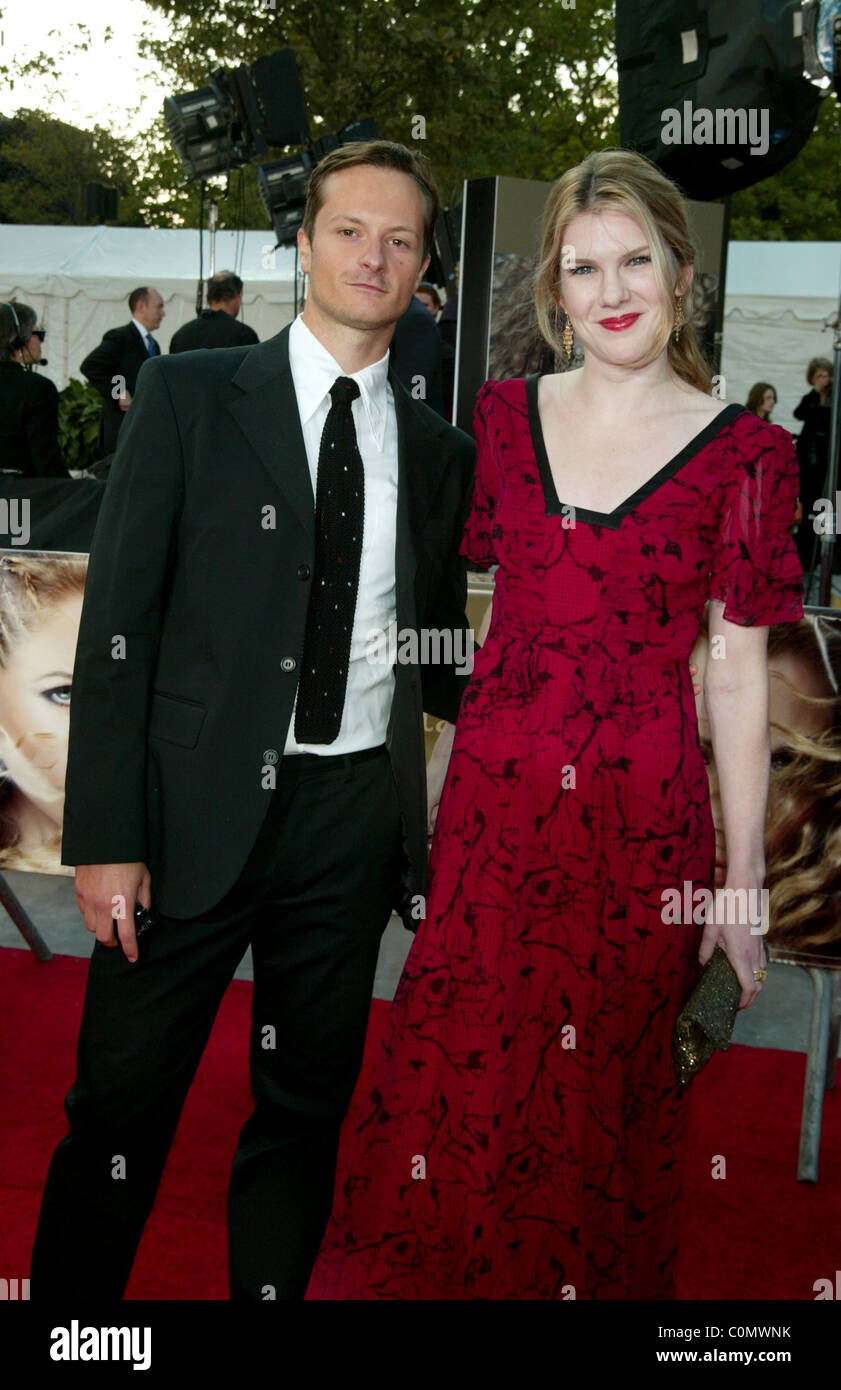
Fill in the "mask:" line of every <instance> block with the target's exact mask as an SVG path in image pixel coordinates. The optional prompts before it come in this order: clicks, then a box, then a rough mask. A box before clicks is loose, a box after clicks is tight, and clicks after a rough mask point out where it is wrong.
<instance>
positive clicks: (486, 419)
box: [459, 381, 499, 569]
mask: <svg viewBox="0 0 841 1390" xmlns="http://www.w3.org/2000/svg"><path fill="white" fill-rule="evenodd" d="M496 385H497V383H496V382H495V381H486V382H485V384H484V386H482V388H481V389H480V391H479V394H478V396H477V397H476V405H475V407H474V410H473V436H474V438H475V440H476V472H475V475H474V480H473V500H472V502H471V504H470V511H469V513H468V516H467V521H466V523H465V527H464V536H463V539H462V542H461V547H460V550H459V554H461V555H463V556H464V557H465V558H466V559H467V560H469V561H470V562H471V563H472V564H475V565H480V566H481V567H482V568H483V569H489V568H490V566H491V565H496V564H497V563H498V557H497V554H496V550H495V548H494V543H493V539H492V537H493V529H494V516H495V513H496V508H497V502H498V500H499V465H498V462H497V458H496V451H495V443H494V431H493V428H492V415H493V401H494V388H495V387H496Z"/></svg>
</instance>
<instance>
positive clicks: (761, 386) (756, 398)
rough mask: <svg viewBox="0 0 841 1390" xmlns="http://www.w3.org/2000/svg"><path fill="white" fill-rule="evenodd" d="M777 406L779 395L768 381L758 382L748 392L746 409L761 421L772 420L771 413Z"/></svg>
mask: <svg viewBox="0 0 841 1390" xmlns="http://www.w3.org/2000/svg"><path fill="white" fill-rule="evenodd" d="M776 404H777V393H776V391H775V390H774V387H773V386H769V384H768V382H767V381H757V382H755V383H754V385H753V386H752V387H751V388H750V391H749V392H748V399H747V403H746V407H745V408H746V409H747V410H751V411H753V414H754V415H758V416H759V418H760V420H769V421H770V419H771V411H772V410H773V409H774V406H775V405H776Z"/></svg>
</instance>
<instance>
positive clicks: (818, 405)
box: [792, 390, 832, 570]
mask: <svg viewBox="0 0 841 1390" xmlns="http://www.w3.org/2000/svg"><path fill="white" fill-rule="evenodd" d="M831 413H832V412H831V398H830V397H828V398H827V400H826V402H825V403H822V402H821V398H820V394H819V393H818V392H817V391H815V390H812V391H807V392H806V395H805V396H803V397H802V399H801V401H800V404H799V405H796V406H795V408H794V410H793V411H792V414H793V415H794V418H795V420H802V421H803V428H802V430H801V431H800V433H799V435H798V436H797V439H796V440H795V442H794V447H795V450H796V452H797V462H798V464H799V465H800V505H801V506H802V508H803V520H802V521H801V523H800V526H799V527H798V531H797V537H796V540H797V553H798V554H799V556H800V563H801V564H802V566H803V568H804V570H807V569H808V568H809V566H810V565H811V563H812V560H813V558H814V557H815V556H816V555H817V554H818V550H817V549H816V545H815V541H816V536H815V528H814V525H813V523H812V522H811V521H810V520H809V516H810V514H811V513H812V512H813V511H814V509H815V503H816V502H817V500H818V498H819V497H822V496H823V492H824V487H825V486H826V470H827V462H828V459H829V424H830V415H831Z"/></svg>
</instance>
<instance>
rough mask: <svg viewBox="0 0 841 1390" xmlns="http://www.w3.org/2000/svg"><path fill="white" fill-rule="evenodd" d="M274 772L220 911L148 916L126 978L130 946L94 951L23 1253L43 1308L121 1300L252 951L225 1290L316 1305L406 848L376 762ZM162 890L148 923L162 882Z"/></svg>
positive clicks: (339, 761)
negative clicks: (178, 1133) (195, 1089)
mask: <svg viewBox="0 0 841 1390" xmlns="http://www.w3.org/2000/svg"><path fill="white" fill-rule="evenodd" d="M276 772H277V785H276V788H275V790H274V791H273V792H272V793H271V795H272V804H271V807H270V809H269V812H268V815H267V818H266V822H265V823H264V826H263V828H262V830H261V832H260V836H259V838H258V840H257V843H256V844H255V846H254V849H253V851H252V853H251V855H250V857H249V860H248V862H247V864H246V866H245V869H244V870H243V873H242V874H241V876H240V878H239V879H238V880H237V883H236V884H235V886H234V888H233V889H232V890H231V892H230V893H228V894H227V896H226V897H225V898H224V899H223V900H222V902H220V903H219V904H218V905H217V906H216V907H215V908H214V909H213V910H212V911H211V912H208V913H206V914H205V915H203V916H201V917H196V918H192V919H189V920H186V921H180V920H177V919H174V918H170V917H164V916H161V915H160V914H159V913H158V914H156V918H157V920H156V925H155V926H154V927H153V928H152V929H151V930H150V931H149V932H148V933H146V934H145V935H144V936H142V937H141V938H140V957H139V959H138V961H137V962H136V963H135V964H133V965H132V964H129V962H128V961H127V960H126V959H125V956H124V955H123V952H122V950H121V948H120V947H116V948H114V949H112V948H109V947H106V946H101V945H100V944H99V942H97V943H96V945H95V947H94V952H93V956H92V958H91V962H90V970H89V974H88V983H87V992H86V995H85V1004H84V1011H83V1015H82V1023H81V1029H80V1034H79V1044H78V1056H77V1075H76V1080H75V1082H74V1084H73V1086H72V1087H71V1089H70V1091H69V1093H68V1095H67V1099H66V1101H65V1109H66V1112H67V1118H68V1121H69V1125H70V1132H69V1134H68V1135H67V1136H66V1137H65V1138H64V1139H63V1140H62V1141H61V1143H60V1144H59V1145H58V1148H57V1149H56V1151H55V1154H54V1155H53V1159H52V1162H51V1164H50V1169H49V1174H48V1176H47V1183H46V1188H45V1191H44V1196H43V1201H42V1205H41V1214H40V1219H39V1223H38V1230H37V1233H36V1237H35V1246H34V1249H33V1254H32V1269H31V1296H32V1298H33V1299H44V1298H51V1297H52V1298H60V1299H61V1300H62V1301H65V1300H66V1298H67V1293H68V1287H71V1288H73V1289H75V1290H78V1291H79V1292H80V1293H81V1292H84V1294H86V1295H88V1296H95V1297H99V1298H102V1299H113V1298H119V1297H121V1296H122V1293H123V1291H124V1289H125V1286H126V1283H127V1282H128V1278H129V1275H130V1273H131V1267H132V1262H133V1260H134V1255H135V1251H136V1249H137V1245H138V1242H139V1240H140V1236H141V1233H142V1230H143V1226H144V1223H145V1221H146V1218H147V1216H148V1214H149V1212H150V1210H151V1208H152V1204H153V1202H154V1199H155V1194H156V1192H157V1188H158V1183H159V1180H160V1177H161V1173H162V1171H163V1167H164V1163H165V1162H166V1157H167V1154H168V1152H169V1149H170V1146H171V1144H172V1139H173V1136H174V1133H175V1128H176V1125H177V1123H178V1117H179V1115H180V1113H181V1108H182V1106H183V1104H184V1100H185V1097H186V1095H187V1092H188V1090H189V1088H190V1084H191V1082H192V1080H193V1076H194V1075H195V1071H196V1068H197V1066H198V1063H199V1060H200V1058H201V1055H202V1052H203V1050H204V1047H205V1044H206V1042H207V1039H208V1035H209V1034H210V1030H211V1027H212V1024H213V1020H214V1017H215V1015H216V1011H217V1009H218V1007H219V1003H220V1001H221V999H222V996H223V994H224V992H225V989H226V988H227V986H228V984H229V982H230V980H231V977H232V975H233V973H234V971H235V970H236V967H237V965H238V964H239V962H240V960H241V959H242V957H243V955H244V953H245V951H246V948H247V947H248V945H249V944H250V945H251V948H252V952H253V960H254V995H253V1008H252V1022H251V1047H250V1064H251V1088H252V1092H253V1097H254V1111H253V1113H252V1114H251V1116H250V1117H249V1119H248V1120H247V1121H246V1123H245V1125H244V1126H243V1129H242V1131H241V1133H240V1137H239V1146H238V1148H237V1151H236V1155H235V1157H234V1162H233V1168H232V1172H231V1179H230V1186H229V1192H228V1233H229V1263H230V1280H231V1297H232V1298H234V1299H250V1300H262V1299H268V1298H277V1299H298V1298H303V1296H304V1293H305V1292H306V1287H307V1283H308V1281H309V1276H310V1272H311V1270H312V1266H313V1263H314V1261H315V1257H316V1254H317V1252H318V1247H319V1244H320V1242H321V1238H322V1236H323V1234H324V1229H325V1227H326V1224H327V1220H328V1218H329V1215H330V1207H331V1202H332V1194H333V1183H334V1179H335V1167H336V1154H337V1149H338V1139H339V1130H340V1127H341V1123H342V1120H343V1118H344V1116H345V1114H346V1112H347V1108H348V1105H349V1103H350V1098H351V1095H352V1092H353V1088H354V1085H355V1083H356V1079H357V1077H358V1074H359V1068H360V1065H361V1058H362V1049H363V1044H364V1040H365V1030H366V1025H367V1020H368V1013H369V1008H370V1002H371V991H372V986H373V979H374V971H375V967H376V962H377V955H378V951H379V944H380V938H381V936H382V933H383V931H384V929H385V926H386V924H387V922H388V919H389V915H390V910H391V904H392V902H393V901H394V898H395V893H396V889H397V885H398V882H399V876H400V870H401V861H402V835H401V832H400V812H399V808H398V802H397V792H396V788H395V786H394V779H393V777H392V773H391V765H390V762H389V759H388V755H387V753H386V751H385V749H377V750H371V751H367V750H366V752H365V753H361V754H350V755H348V756H347V757H346V758H343V757H328V758H320V757H312V756H310V757H307V756H306V755H304V756H300V757H294V758H283V759H281V761H280V763H279V764H278V766H277V768H276ZM197 814H213V811H212V808H205V809H202V808H197ZM223 827H224V819H223V816H222V814H221V811H220V832H219V833H220V834H224V828H223ZM152 894H153V900H152V905H153V910H154V882H153V884H152ZM220 1142H224V1134H223V1131H222V1130H221V1129H220ZM68 1281H69V1285H68Z"/></svg>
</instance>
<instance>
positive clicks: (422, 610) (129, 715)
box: [62, 329, 474, 918]
mask: <svg viewBox="0 0 841 1390" xmlns="http://www.w3.org/2000/svg"><path fill="white" fill-rule="evenodd" d="M288 332H289V330H288V329H284V330H283V332H282V333H280V334H278V335H277V336H276V337H274V338H271V339H269V341H268V342H265V343H261V344H258V345H257V346H256V347H251V348H223V349H220V350H219V351H217V352H194V353H181V354H178V355H177V356H174V357H172V356H167V357H159V358H156V359H152V360H150V361H149V362H148V363H147V365H145V366H144V367H143V370H142V371H141V373H140V376H139V379H138V382H137V395H136V397H135V400H134V404H133V405H132V408H131V410H130V411H129V413H128V416H127V420H126V425H125V428H124V429H123V431H122V434H121V436H120V444H119V448H118V450H117V454H116V457H115V459H114V463H113V466H112V469H111V473H110V476H109V479H108V484H107V487H106V492H105V498H104V500H103V504H102V508H101V511H100V516H99V520H98V523H97V529H96V534H95V536H94V541H93V546H92V551H91V560H90V570H89V576H88V582H87V586H86V590H85V601H84V608H83V613H82V621H81V628H80V633H79V643H78V649H77V654H76V666H75V670H74V676H73V700H72V707H71V718H70V747H69V756H68V767H67V784H66V802H65V818H64V837H63V845H62V858H63V862H64V863H65V864H90V863H114V862H123V861H138V860H140V861H145V862H146V863H147V864H148V866H149V869H150V872H151V876H152V893H153V905H158V906H159V907H160V909H161V910H162V911H163V912H164V913H166V914H168V915H171V916H174V917H180V918H185V917H191V916H194V915H197V914H199V913H201V912H204V911H207V910H209V909H210V908H212V907H213V906H214V904H216V903H217V902H218V901H219V900H220V899H221V898H222V897H223V896H224V894H225V893H226V892H227V891H228V890H229V889H230V888H231V886H232V885H233V884H234V883H235V881H236V879H237V877H238V876H239V874H240V872H241V870H242V868H243V866H244V864H245V862H246V859H247V857H248V855H249V853H250V851H251V848H252V846H253V844H254V841H255V839H256V837H257V834H258V832H259V829H260V826H261V824H262V822H263V819H264V816H265V814H266V811H267V808H268V804H269V799H270V796H271V791H270V790H267V789H266V788H265V787H264V785H263V783H264V781H265V780H266V777H265V770H266V768H267V766H271V765H272V764H273V763H274V761H275V760H276V758H280V757H282V755H283V748H284V744H285V742H286V735H287V730H288V726H289V720H290V717H291V713H292V705H293V701H294V698H295V691H296V688H297V683H298V664H299V662H300V657H301V651H302V647H303V640H304V625H305V620H306V613H307V605H308V600H309V594H310V588H311V577H310V573H308V571H309V572H311V571H312V568H313V565H314V558H315V557H314V542H315V535H314V530H315V526H314V498H313V492H312V485H311V482H310V473H309V467H308V465H307V457H306V450H305V447H304V439H303V435H302V432H301V426H300V421H299V416H298V409H297V402H296V397H295V390H294V385H293V381H292V373H291V370H290V367H289V356H288V347H287V339H288ZM391 385H392V390H393V392H394V402H395V408H396V413H397V430H398V501H397V545H396V608H397V630H398V633H399V632H401V631H402V630H403V629H410V630H411V629H417V628H419V627H426V628H437V629H447V628H450V629H456V628H462V629H465V628H466V619H465V612H464V610H465V599H466V575H465V567H464V562H463V561H462V560H461V559H460V558H459V555H458V547H459V543H460V540H461V535H462V531H463V527H464V522H465V519H466V515H467V511H468V507H469V502H470V495H471V490H472V477H473V468H474V446H473V442H472V440H471V439H470V438H469V437H468V436H467V435H465V434H463V433H462V432H461V431H460V430H457V429H454V428H453V427H452V426H451V425H448V424H447V423H446V422H445V421H443V420H441V419H440V418H439V417H438V416H437V415H435V414H434V413H433V412H432V411H430V410H429V409H428V408H427V407H426V406H424V405H422V404H421V403H419V402H416V401H413V400H412V399H411V397H410V396H409V395H408V393H407V392H406V391H405V390H404V389H403V387H402V386H401V385H400V383H399V382H398V381H397V380H396V379H395V378H394V377H393V376H392V377H391ZM465 684H466V678H465V677H464V675H463V673H462V674H458V673H457V671H456V670H455V669H454V668H453V667H451V666H445V665H429V666H426V667H418V666H410V665H403V664H397V665H396V667H395V693H394V699H393V702H392V710H391V717H390V722H389V728H388V736H387V744H388V749H389V753H390V757H391V762H392V766H393V769H394V776H395V781H396V785H397V791H398V795H399V799H400V806H401V810H402V815H403V824H404V834H405V849H406V856H407V874H406V877H405V881H404V895H403V896H404V901H405V896H406V894H407V893H408V894H413V893H423V892H424V891H425V887H426V783H425V758H424V738H423V711H424V709H426V710H427V711H428V712H429V713H430V714H432V715H435V716H436V717H439V718H445V719H449V720H454V719H455V717H456V714H457V712H458V704H459V700H460V697H461V691H462V689H463V687H464V685H465ZM315 852H317V847H315V846H314V853H315Z"/></svg>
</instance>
